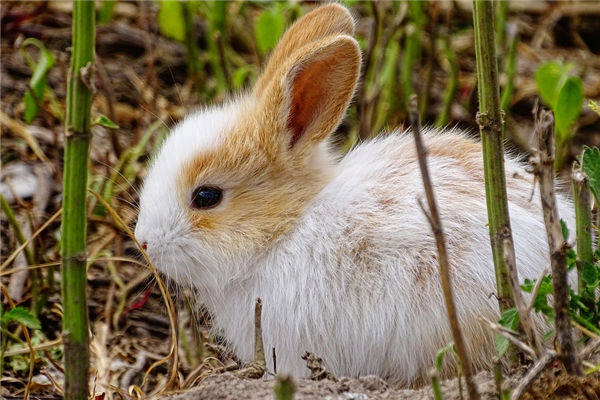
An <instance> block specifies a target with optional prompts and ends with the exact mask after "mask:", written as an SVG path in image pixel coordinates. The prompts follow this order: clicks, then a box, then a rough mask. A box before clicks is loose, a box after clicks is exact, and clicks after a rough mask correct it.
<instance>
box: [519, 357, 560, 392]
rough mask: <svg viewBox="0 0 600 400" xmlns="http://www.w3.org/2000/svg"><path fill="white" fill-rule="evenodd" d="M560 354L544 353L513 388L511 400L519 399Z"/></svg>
mask: <svg viewBox="0 0 600 400" xmlns="http://www.w3.org/2000/svg"><path fill="white" fill-rule="evenodd" d="M557 356H558V355H557V354H556V353H555V352H549V353H546V354H544V355H543V356H542V357H540V359H539V360H538V361H537V362H536V363H535V365H534V366H533V367H531V368H530V369H529V371H528V372H527V375H525V376H524V377H523V379H521V381H520V382H519V385H518V386H517V387H516V388H515V389H514V390H513V392H512V394H511V396H510V398H511V400H519V399H520V398H521V396H522V395H523V393H525V391H526V390H527V389H528V388H529V386H531V384H532V383H533V381H535V380H536V379H537V377H538V376H540V374H541V373H542V371H544V370H545V369H546V367H548V365H550V364H551V363H552V362H553V361H554V360H555V359H556V357H557Z"/></svg>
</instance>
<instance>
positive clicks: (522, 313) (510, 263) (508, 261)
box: [503, 239, 543, 359]
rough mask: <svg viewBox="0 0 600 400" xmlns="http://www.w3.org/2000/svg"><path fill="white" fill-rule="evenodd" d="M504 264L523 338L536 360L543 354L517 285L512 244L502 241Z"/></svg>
mask: <svg viewBox="0 0 600 400" xmlns="http://www.w3.org/2000/svg"><path fill="white" fill-rule="evenodd" d="M503 245H504V264H505V265H506V270H507V271H508V278H509V281H510V285H511V286H512V292H513V299H514V301H515V306H516V308H517V312H518V313H519V318H520V320H521V328H523V331H524V332H525V336H527V341H528V343H529V344H530V345H531V347H532V348H533V350H534V358H535V359H537V358H539V357H540V355H541V354H542V352H543V348H542V345H541V342H540V339H539V338H538V336H537V333H536V332H535V329H534V327H533V323H532V322H531V318H530V315H529V308H528V305H527V303H526V302H525V299H524V298H523V292H521V285H519V275H518V272H517V266H516V262H515V258H514V257H515V252H514V251H511V247H512V242H511V241H509V240H507V239H504V241H503Z"/></svg>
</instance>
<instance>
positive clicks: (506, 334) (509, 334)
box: [477, 315, 536, 358]
mask: <svg viewBox="0 0 600 400" xmlns="http://www.w3.org/2000/svg"><path fill="white" fill-rule="evenodd" d="M477 319H478V320H480V321H481V322H484V323H486V324H487V325H488V326H489V327H490V328H491V329H492V330H493V331H494V332H496V333H498V334H499V335H500V336H502V337H503V338H505V339H506V340H508V341H509V342H510V343H512V344H513V345H515V346H516V347H518V348H519V349H521V350H523V351H524V352H525V353H527V354H529V355H530V356H531V357H533V358H535V357H536V354H535V351H534V350H533V349H532V348H531V347H530V346H529V345H528V344H526V343H524V342H523V341H522V340H519V339H517V337H516V335H518V333H517V332H514V331H512V330H510V329H507V328H505V327H503V326H502V325H499V324H497V323H495V322H492V321H490V320H489V319H487V318H485V317H483V316H481V315H480V316H478V317H477Z"/></svg>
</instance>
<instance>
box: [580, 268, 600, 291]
mask: <svg viewBox="0 0 600 400" xmlns="http://www.w3.org/2000/svg"><path fill="white" fill-rule="evenodd" d="M581 279H582V280H583V283H584V284H585V285H586V286H587V287H588V288H590V289H592V288H595V287H596V286H598V285H599V284H600V271H599V270H598V267H596V266H595V265H594V264H590V263H589V262H584V263H583V268H582V271H581Z"/></svg>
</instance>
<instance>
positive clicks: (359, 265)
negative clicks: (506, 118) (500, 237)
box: [136, 109, 573, 384]
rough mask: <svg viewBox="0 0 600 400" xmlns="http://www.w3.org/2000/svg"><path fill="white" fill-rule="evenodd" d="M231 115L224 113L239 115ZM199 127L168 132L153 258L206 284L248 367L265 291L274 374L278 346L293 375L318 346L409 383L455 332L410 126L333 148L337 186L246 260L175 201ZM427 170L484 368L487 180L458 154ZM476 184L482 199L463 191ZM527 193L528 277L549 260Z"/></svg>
mask: <svg viewBox="0 0 600 400" xmlns="http://www.w3.org/2000/svg"><path fill="white" fill-rule="evenodd" d="M224 113H225V111H224V109H222V110H220V111H218V112H214V111H213V112H212V113H211V112H209V113H208V115H209V116H211V117H212V116H214V118H215V123H214V126H215V127H220V126H221V125H219V121H218V118H222V117H224V116H225V115H224ZM227 117H228V118H223V119H222V121H225V120H228V119H229V118H231V115H229V114H227ZM195 118H200V119H202V118H204V116H200V117H195ZM209 119H210V118H209ZM203 120H204V119H203ZM192 121H194V120H193V119H192ZM192 121H186V122H184V124H183V125H182V126H181V127H180V128H179V130H177V131H175V132H174V133H173V134H172V135H171V137H170V138H169V140H168V141H167V143H166V144H165V146H164V147H163V150H162V151H161V154H160V155H159V156H158V158H157V160H156V161H155V163H154V166H153V168H152V170H151V172H150V174H149V176H148V178H147V180H146V184H145V186H144V190H143V193H142V199H141V213H140V216H139V222H138V226H137V229H136V235H140V236H142V237H144V238H147V237H152V238H153V240H154V242H153V246H152V248H149V252H151V253H150V254H151V256H152V257H153V258H154V259H155V260H156V262H157V266H158V267H159V268H160V269H161V270H162V271H163V272H164V273H166V274H167V275H169V276H170V277H171V278H173V279H175V280H176V281H178V282H180V283H183V284H191V285H193V286H195V287H197V288H198V289H199V290H198V291H199V296H200V298H199V299H198V300H199V301H200V302H203V303H205V304H206V306H207V307H208V309H209V311H210V312H211V313H212V315H213V317H214V325H215V327H216V328H218V329H219V330H221V331H222V332H223V334H224V336H225V337H226V338H227V340H228V341H229V343H230V344H231V345H232V347H233V349H234V351H235V352H236V354H237V355H238V356H239V357H240V358H241V359H242V360H243V361H251V360H252V358H253V349H254V334H253V330H254V323H253V318H254V317H253V315H254V313H253V307H254V301H255V299H256V298H257V297H260V298H261V299H262V301H263V315H262V324H263V336H264V345H265V349H266V350H267V352H266V353H267V358H268V364H269V367H270V368H272V360H271V348H272V347H275V349H276V354H277V367H278V372H289V373H292V374H294V375H296V376H306V375H307V374H308V370H307V369H306V367H305V363H304V361H303V360H302V359H301V358H300V357H301V355H302V354H303V353H304V352H305V351H310V352H314V353H316V354H317V355H319V356H320V357H322V358H323V360H324V362H325V366H326V367H327V368H329V369H330V370H331V371H332V372H333V373H334V374H335V375H339V376H342V375H346V376H359V375H366V374H377V375H379V376H381V377H383V378H386V379H389V380H390V381H391V382H394V383H400V384H413V383H415V381H416V380H418V379H422V378H423V377H424V376H425V375H424V374H425V373H426V371H427V370H428V369H429V368H431V366H432V365H433V362H434V357H435V353H436V352H437V350H439V349H440V348H441V347H443V346H445V345H447V344H448V343H449V342H451V341H452V336H451V333H450V330H449V328H448V322H447V317H446V311H445V305H444V302H443V297H442V291H441V288H440V285H439V278H438V274H437V268H438V266H437V259H436V258H435V257H436V254H437V252H436V247H435V241H434V239H433V235H432V233H431V230H430V227H429V224H428V222H427V220H426V218H425V216H424V215H423V213H422V212H421V210H420V209H419V206H418V204H417V199H419V198H422V197H424V195H423V189H422V181H421V176H420V172H419V168H418V165H417V161H416V157H415V150H414V144H413V139H412V137H411V136H410V134H401V133H397V132H396V133H393V134H390V135H389V136H387V137H385V138H379V139H376V140H373V141H370V142H368V143H365V144H362V145H359V146H358V147H356V148H355V149H354V150H352V151H351V152H350V153H349V154H347V155H346V156H345V157H344V158H343V159H342V160H341V161H340V162H339V163H337V164H336V163H335V162H334V161H333V156H331V157H332V158H331V159H330V162H324V163H323V165H324V166H325V165H330V167H329V168H330V171H329V173H328V174H327V175H328V176H331V178H330V180H329V182H328V183H327V185H326V186H325V187H324V189H323V190H322V191H321V192H320V193H318V195H317V196H316V197H315V198H314V199H313V200H312V201H311V202H310V204H308V205H307V208H306V210H305V212H304V214H303V216H302V217H301V218H300V219H299V220H298V221H297V223H296V224H295V226H294V227H293V228H292V229H291V230H290V231H289V232H287V233H286V234H284V236H283V237H281V238H279V239H278V240H277V241H276V242H275V243H274V244H272V245H271V246H270V247H269V248H268V249H267V250H266V251H265V252H263V253H261V254H246V255H244V256H243V257H242V256H239V255H238V256H233V255H232V254H231V253H230V252H228V251H227V249H221V248H218V247H214V246H213V247H211V246H209V245H208V244H207V243H206V242H204V241H203V240H202V238H201V237H199V236H197V235H196V234H195V233H194V232H192V229H191V228H190V226H189V224H188V223H187V221H186V218H185V213H184V210H182V209H181V205H178V204H174V203H171V202H170V201H171V200H172V199H168V198H169V197H172V196H173V195H174V192H173V190H170V189H169V188H170V187H171V186H170V185H171V184H172V182H173V181H174V180H175V179H176V178H177V176H178V174H180V173H181V172H180V171H178V170H177V168H176V167H177V165H180V163H181V160H183V159H185V158H186V157H188V156H190V155H191V154H193V153H197V151H198V149H197V148H194V146H200V147H201V146H202V145H198V144H194V146H188V143H189V142H190V141H192V140H193V133H190V131H191V130H192V128H191V127H193V128H194V133H195V127H196V125H197V124H199V122H198V120H196V122H192ZM203 126H204V125H203ZM184 127H185V129H183V128H184ZM216 131H219V129H216V130H215V132H216ZM215 135H216V136H218V134H215ZM438 135H447V136H450V137H452V136H461V135H462V134H461V133H460V132H457V131H448V132H443V133H436V132H433V131H429V132H425V140H426V143H431V141H435V140H437V139H438V138H439V136H438ZM202 140H204V139H202ZM203 143H204V142H203ZM210 143H211V145H215V144H217V141H211V142H210ZM182 154H183V155H185V156H183V157H182ZM429 166H430V171H431V175H432V179H433V182H434V185H435V190H436V196H437V201H438V204H439V208H440V212H441V217H442V220H443V224H444V230H445V233H446V239H447V247H448V253H449V256H450V262H451V264H452V271H453V286H454V290H455V299H456V303H457V307H458V310H459V317H460V319H461V323H462V327H463V329H464V334H465V337H466V339H467V342H468V343H469V346H470V353H471V357H472V359H473V362H474V363H475V364H476V365H478V366H483V365H485V364H486V363H487V362H489V359H488V356H489V353H490V352H491V351H493V348H492V347H490V346H487V347H486V348H481V346H480V347H477V343H482V341H483V339H482V337H485V338H490V337H491V333H490V332H488V331H486V330H485V329H484V328H483V327H481V326H480V324H479V323H478V322H477V320H476V316H477V315H484V316H486V317H488V318H490V319H495V318H497V315H498V310H497V300H496V299H495V298H494V297H491V298H490V297H489V296H490V294H492V293H495V292H496V288H495V278H494V267H493V263H492V255H491V250H490V243H489V234H488V227H487V225H486V222H487V213H486V201H485V192H484V187H483V184H481V185H480V186H477V185H479V183H478V182H477V180H476V179H474V178H473V176H472V175H471V173H470V172H469V170H468V169H465V168H463V167H462V166H461V164H460V163H459V162H457V160H455V159H453V158H449V157H441V156H438V157H435V156H434V157H430V158H429ZM482 168H483V165H480V171H481V170H482ZM506 170H507V176H512V175H513V174H515V173H517V174H520V175H522V176H527V173H526V172H525V171H524V170H523V168H522V166H521V165H520V164H519V163H518V162H516V161H514V160H513V159H510V158H509V159H507V160H506ZM474 186H475V187H476V189H475V190H476V192H477V193H478V195H477V196H466V195H465V193H469V192H472V190H473V187H474ZM531 190H532V183H531V179H530V178H527V179H524V180H522V184H521V186H520V191H519V193H510V194H509V201H510V213H511V220H512V227H513V236H514V241H515V247H516V257H517V264H518V267H519V272H520V278H521V279H523V278H526V277H528V278H535V277H537V276H538V274H539V271H540V270H541V269H542V268H544V267H546V266H547V265H548V245H547V243H546V233H545V229H544V223H543V219H542V214H541V209H540V206H539V199H538V196H535V197H534V200H533V202H534V203H535V204H536V206H535V207H532V209H533V211H532V210H531V209H526V208H523V207H522V206H519V205H518V204H522V202H521V203H519V202H518V201H515V199H516V198H517V197H518V196H520V197H521V198H523V196H525V197H528V196H529V194H530V191H531ZM165 202H166V203H165ZM559 205H560V210H559V211H560V213H561V217H562V218H564V219H565V220H567V221H569V222H570V221H573V215H572V212H571V211H570V209H569V207H568V201H567V200H565V199H564V198H559Z"/></svg>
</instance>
